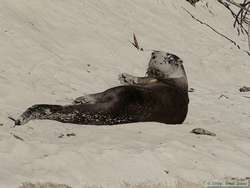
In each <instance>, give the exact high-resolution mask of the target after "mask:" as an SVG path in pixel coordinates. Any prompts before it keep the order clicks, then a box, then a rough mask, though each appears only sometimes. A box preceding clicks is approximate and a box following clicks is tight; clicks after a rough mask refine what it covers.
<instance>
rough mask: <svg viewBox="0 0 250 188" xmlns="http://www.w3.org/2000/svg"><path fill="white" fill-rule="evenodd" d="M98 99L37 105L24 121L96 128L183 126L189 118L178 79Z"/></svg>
mask: <svg viewBox="0 0 250 188" xmlns="http://www.w3.org/2000/svg"><path fill="white" fill-rule="evenodd" d="M96 98H97V101H96V103H95V104H80V105H67V106H60V105H47V104H40V105H34V106H32V107H30V108H28V109H27V110H26V111H25V112H24V113H23V114H22V117H23V118H25V119H26V118H28V119H29V120H31V119H50V120H56V121H60V122H63V123H75V124H93V125H113V124H122V123H132V122H147V121H155V122H161V123H167V124H180V123H182V122H183V121H184V120H185V118H186V115H187V111H188V102H189V99H188V93H187V90H186V89H184V88H182V87H180V86H178V84H177V85H176V83H175V79H168V80H165V81H157V82H155V83H150V84H147V85H144V86H139V85H128V86H118V87H114V88H111V89H108V90H106V91H104V92H103V93H99V94H97V97H96ZM16 124H17V125H18V124H21V122H16Z"/></svg>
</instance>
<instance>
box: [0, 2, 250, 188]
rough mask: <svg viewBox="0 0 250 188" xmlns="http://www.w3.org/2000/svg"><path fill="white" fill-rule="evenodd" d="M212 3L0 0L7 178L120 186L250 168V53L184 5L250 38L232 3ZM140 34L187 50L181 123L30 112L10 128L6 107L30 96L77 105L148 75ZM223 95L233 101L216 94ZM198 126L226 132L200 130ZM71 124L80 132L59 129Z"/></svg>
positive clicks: (243, 41) (3, 175) (0, 148)
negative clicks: (53, 117)
mask: <svg viewBox="0 0 250 188" xmlns="http://www.w3.org/2000/svg"><path fill="white" fill-rule="evenodd" d="M207 2H208V7H209V9H208V8H207V7H206V6H205V3H206V1H204V2H203V3H200V4H198V5H197V6H196V8H194V7H192V6H191V5H190V4H188V3H186V1H184V0H127V1H117V0H85V1H84V0H74V1H69V0H68V1H66V0H1V1H0V32H1V34H0V56H1V63H0V73H1V74H0V123H3V126H0V187H1V188H17V187H18V186H20V185H21V183H22V182H26V181H28V182H56V183H65V184H68V185H72V186H73V187H74V188H80V187H82V186H84V185H86V184H88V185H101V186H103V187H117V186H118V185H120V184H121V183H123V182H128V183H141V182H153V183H164V182H167V183H169V184H171V183H173V182H174V180H176V179H182V180H185V181H190V182H195V183H202V181H204V180H208V179H221V178H225V177H229V176H230V177H246V176H250V162H249V161H250V144H249V143H250V124H249V121H250V98H246V97H244V96H248V97H250V93H240V92H239V91H238V89H239V88H240V87H242V86H244V85H246V86H250V56H248V55H247V54H246V53H244V52H243V51H242V50H238V49H237V48H236V47H235V46H234V45H232V43H230V42H229V41H227V40H225V39H224V38H222V37H221V36H219V35H217V34H216V33H214V32H213V31H212V30H210V29H209V28H207V27H206V26H204V25H201V24H200V23H198V22H196V21H195V20H194V19H192V18H191V16H190V15H188V14H187V12H185V11H184V9H183V8H182V7H184V8H186V9H187V10H189V11H190V12H191V13H192V14H194V15H195V16H196V17H197V18H199V19H201V20H202V21H205V22H207V23H208V24H210V25H211V26H213V27H214V28H216V29H217V30H218V31H220V32H222V33H223V34H225V35H226V36H228V37H230V38H231V39H233V40H235V41H236V42H237V43H238V44H239V45H240V46H241V47H242V49H247V47H248V46H247V37H246V36H240V37H238V36H237V32H236V31H235V30H233V27H232V21H233V19H232V17H231V15H230V13H229V12H228V11H227V10H225V9H224V7H223V6H221V5H220V4H218V3H217V2H216V1H207ZM133 32H135V33H136V35H137V37H138V40H139V43H140V44H141V45H142V47H144V48H147V49H160V50H166V51H169V52H173V53H175V54H177V55H178V56H180V57H181V58H182V59H183V60H184V64H185V68H186V71H187V75H188V79H189V85H190V87H192V88H194V89H195V92H193V93H190V105H189V113H188V116H187V119H186V121H185V123H184V124H183V125H176V126H173V125H172V126H170V125H165V124H160V123H136V124H129V125H118V126H99V127H97V126H78V125H73V124H62V123H59V122H55V121H31V122H30V123H28V124H27V125H24V126H21V127H16V128H12V125H13V122H12V121H10V120H9V119H8V116H9V115H11V116H14V117H15V116H16V115H18V114H20V113H21V112H23V111H24V110H25V109H26V108H27V107H29V106H30V105H32V104H36V103H54V104H68V103H70V102H71V101H72V99H73V98H75V97H79V96H81V95H83V94H84V93H93V92H98V91H103V90H105V89H107V88H110V87H113V86H117V85H119V81H118V79H117V76H118V74H119V73H121V72H127V73H131V74H134V75H138V76H139V75H144V74H145V69H146V65H147V63H148V60H149V56H150V51H145V52H138V51H136V50H135V48H133V47H132V46H131V45H130V43H129V40H130V39H132V33H133ZM88 64H90V67H88ZM222 94H223V95H225V96H227V97H228V99H227V98H225V97H221V98H220V99H219V97H220V96H221V95H222ZM196 127H201V128H205V129H208V130H210V131H212V132H215V133H216V134H217V136H216V137H210V136H197V135H194V134H191V133H190V131H191V130H192V129H193V128H196ZM67 133H75V134H76V136H74V137H67V136H64V137H63V138H58V136H60V135H61V134H67ZM13 134H14V135H16V136H19V137H21V138H23V139H24V141H21V140H19V139H16V138H15V137H14V136H13ZM164 171H168V174H167V173H166V172H164Z"/></svg>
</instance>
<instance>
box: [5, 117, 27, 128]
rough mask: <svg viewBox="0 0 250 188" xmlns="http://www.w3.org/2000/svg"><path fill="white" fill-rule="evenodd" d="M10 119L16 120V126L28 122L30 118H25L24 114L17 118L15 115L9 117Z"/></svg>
mask: <svg viewBox="0 0 250 188" xmlns="http://www.w3.org/2000/svg"><path fill="white" fill-rule="evenodd" d="M8 118H9V119H10V120H12V121H14V126H20V125H24V124H26V123H28V121H29V119H28V118H24V117H23V116H19V117H18V118H17V119H14V118H13V117H10V116H9V117H8Z"/></svg>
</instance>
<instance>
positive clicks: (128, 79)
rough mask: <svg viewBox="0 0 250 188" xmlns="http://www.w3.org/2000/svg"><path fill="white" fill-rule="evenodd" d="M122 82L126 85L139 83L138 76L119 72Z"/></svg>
mask: <svg viewBox="0 0 250 188" xmlns="http://www.w3.org/2000/svg"><path fill="white" fill-rule="evenodd" d="M118 79H119V80H120V83H121V84H125V85H134V84H136V83H137V78H136V77H135V76H132V75H130V74H127V73H122V74H119V78H118Z"/></svg>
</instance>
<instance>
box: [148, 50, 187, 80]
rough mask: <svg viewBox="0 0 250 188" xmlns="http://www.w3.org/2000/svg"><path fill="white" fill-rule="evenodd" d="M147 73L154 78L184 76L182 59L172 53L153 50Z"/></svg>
mask: <svg viewBox="0 0 250 188" xmlns="http://www.w3.org/2000/svg"><path fill="white" fill-rule="evenodd" d="M147 74H148V76H149V77H153V78H156V79H171V78H185V79H186V73H185V70H184V66H183V62H182V60H181V59H180V58H179V57H177V56H176V55H174V54H170V53H167V52H163V51H153V52H152V55H151V58H150V61H149V64H148V70H147Z"/></svg>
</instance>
